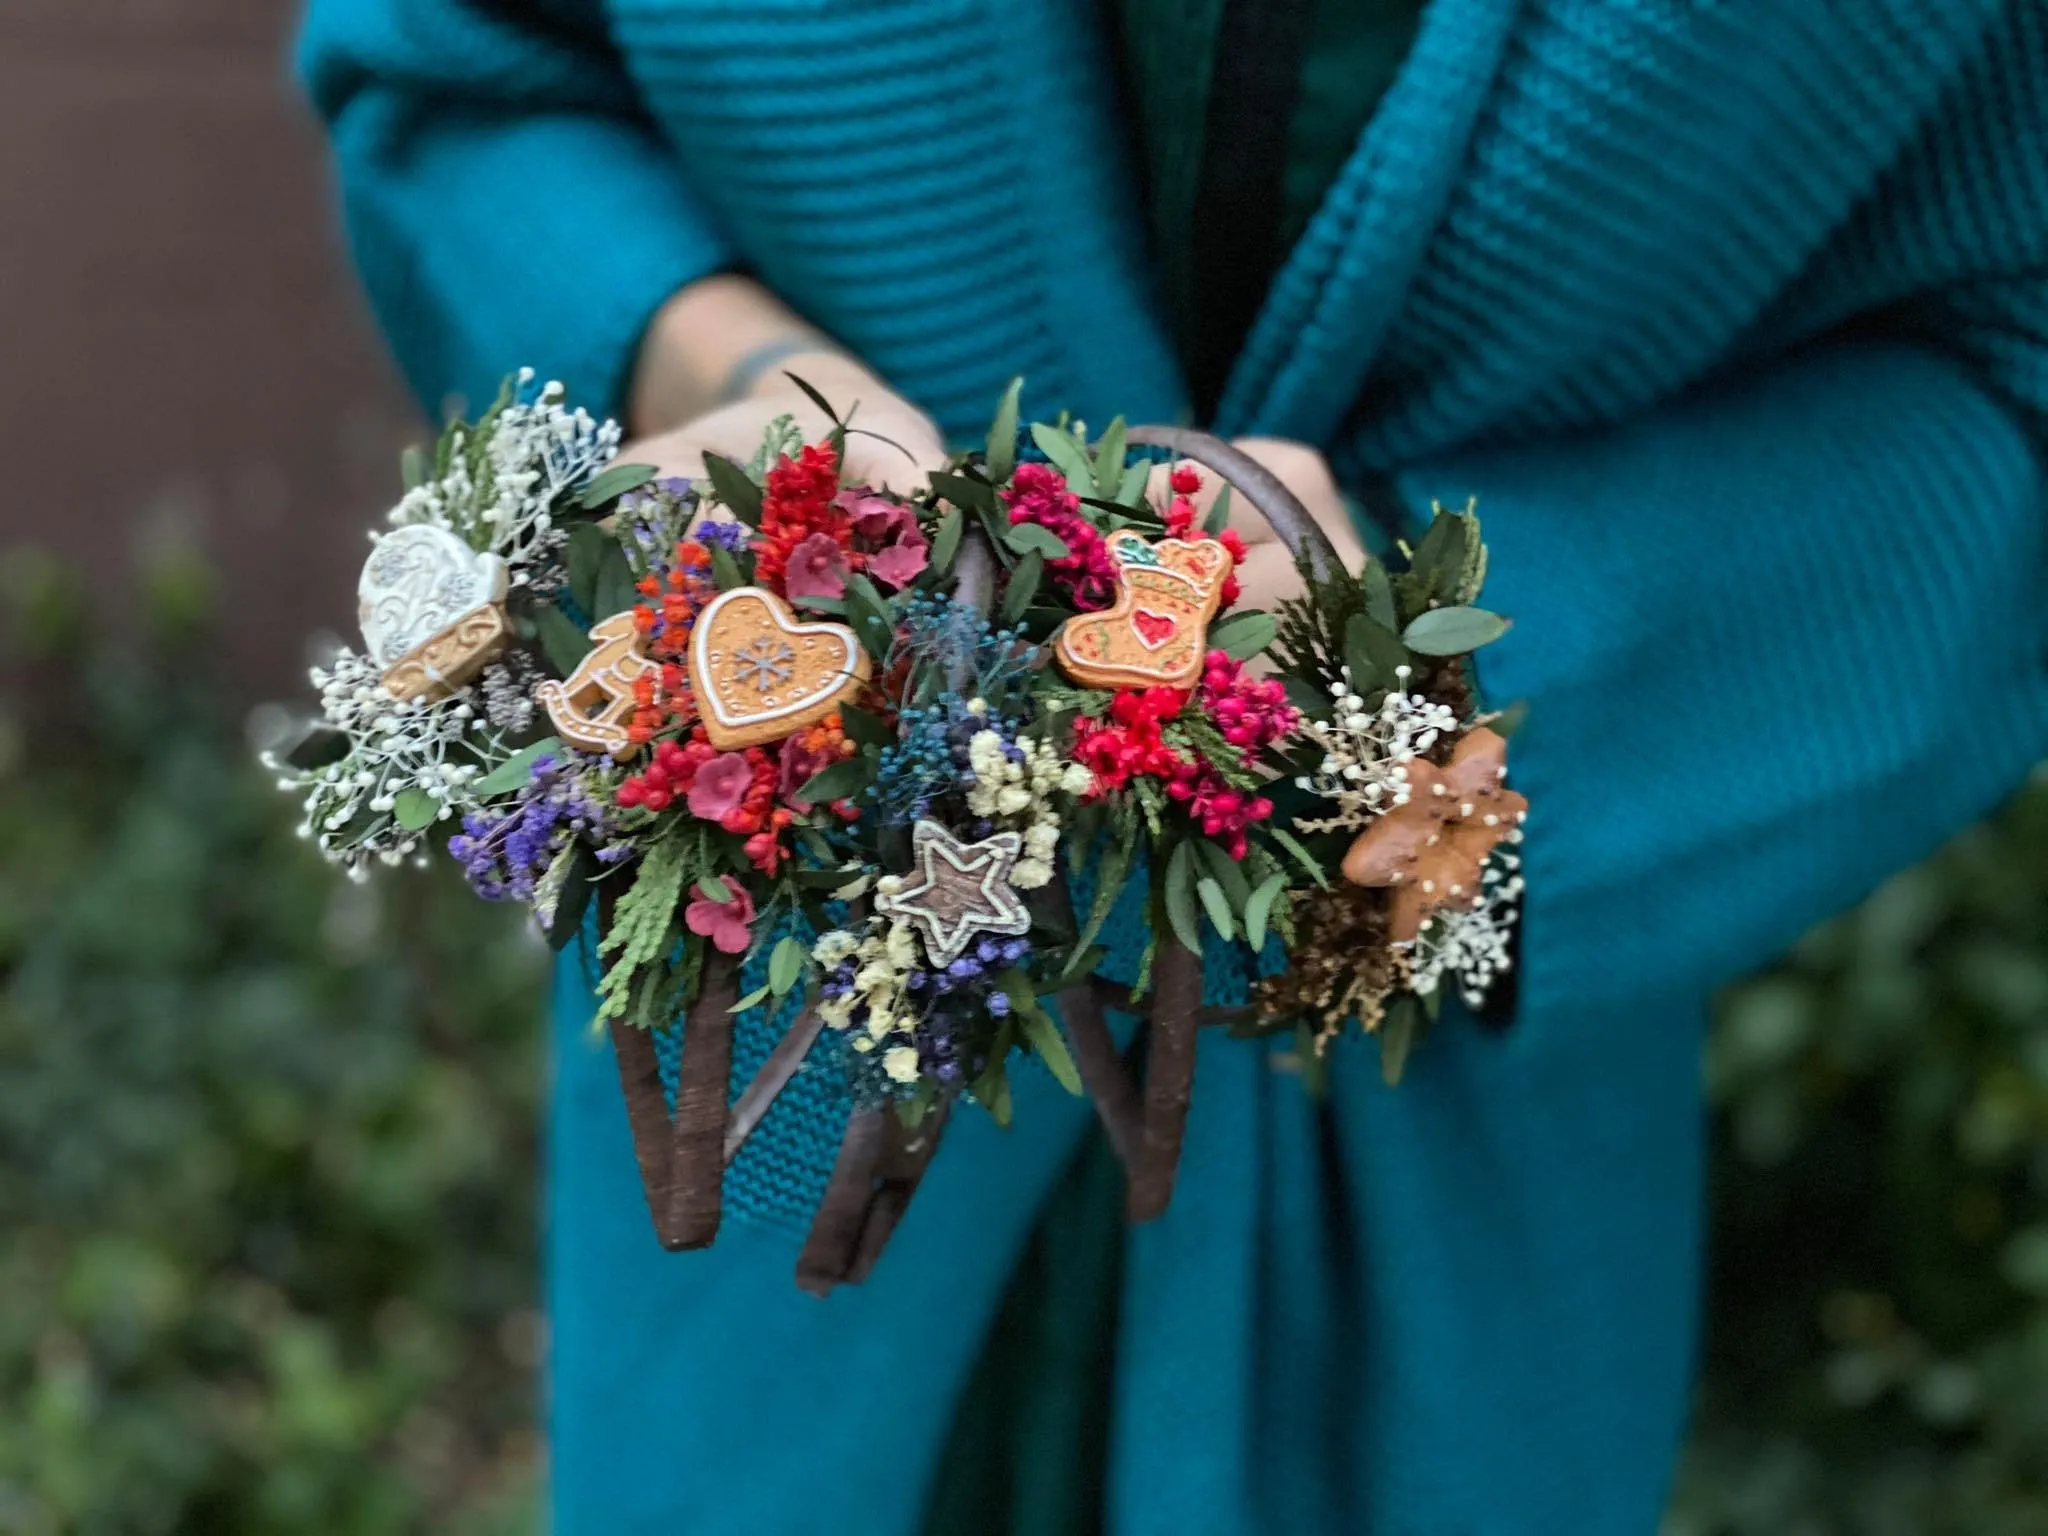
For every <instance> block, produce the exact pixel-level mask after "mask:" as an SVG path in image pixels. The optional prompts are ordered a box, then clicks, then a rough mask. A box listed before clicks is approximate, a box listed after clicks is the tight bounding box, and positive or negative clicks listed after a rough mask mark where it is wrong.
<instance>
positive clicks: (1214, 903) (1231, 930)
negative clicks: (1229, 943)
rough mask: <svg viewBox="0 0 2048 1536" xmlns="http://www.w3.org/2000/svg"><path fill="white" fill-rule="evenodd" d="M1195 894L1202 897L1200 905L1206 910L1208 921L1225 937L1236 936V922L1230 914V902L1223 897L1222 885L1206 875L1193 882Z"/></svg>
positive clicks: (1232, 937)
mask: <svg viewBox="0 0 2048 1536" xmlns="http://www.w3.org/2000/svg"><path fill="white" fill-rule="evenodd" d="M1195 894H1196V895H1198V896H1200V897H1201V898H1202V905H1203V907H1205V908H1206V909H1207V910H1208V913H1209V921H1210V922H1212V923H1214V924H1215V925H1216V931H1217V932H1218V933H1220V934H1222V935H1223V937H1224V938H1226V939H1234V938H1236V937H1237V923H1236V922H1235V921H1234V920H1233V919H1232V917H1231V915H1230V903H1229V902H1228V901H1227V900H1225V899H1224V895H1223V887H1222V886H1220V885H1218V884H1217V883H1216V882H1215V880H1213V879H1211V878H1210V877H1209V876H1208V875H1204V876H1202V878H1201V879H1199V880H1197V881H1196V882H1195Z"/></svg>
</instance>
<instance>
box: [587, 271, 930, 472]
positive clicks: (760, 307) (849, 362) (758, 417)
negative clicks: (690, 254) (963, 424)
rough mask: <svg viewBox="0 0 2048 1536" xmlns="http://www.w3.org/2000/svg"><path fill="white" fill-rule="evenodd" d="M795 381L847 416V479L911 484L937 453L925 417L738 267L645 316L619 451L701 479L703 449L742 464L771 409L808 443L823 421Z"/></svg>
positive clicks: (822, 429)
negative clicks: (629, 435)
mask: <svg viewBox="0 0 2048 1536" xmlns="http://www.w3.org/2000/svg"><path fill="white" fill-rule="evenodd" d="M757 360H758V361H757ZM750 375H751V376H750ZM795 379H802V380H803V381H804V382H805V383H806V384H809V385H810V386H811V387H812V388H813V389H815V390H816V391H817V392H818V393H819V394H820V395H821V396H823V397H824V398H825V399H826V400H827V401H829V402H830V403H831V406H832V409H833V410H834V411H835V412H837V413H838V415H839V416H840V418H841V419H842V420H846V419H848V418H851V424H850V429H849V431H848V433H847V438H846V462H845V464H844V466H843V470H844V475H845V478H846V479H847V480H848V481H849V482H851V483H852V484H855V485H863V484H865V485H871V486H875V487H877V488H881V487H887V488H888V489H890V490H893V491H898V492H910V491H915V490H920V489H922V488H923V486H924V482H925V476H926V474H927V473H928V472H929V471H931V470H933V469H937V468H939V467H940V466H942V465H943V464H944V463H945V462H946V452H945V444H944V442H943V441H942V440H941V439H940V436H939V430H938V428H937V427H935V426H933V425H932V422H931V418H930V417H928V416H926V415H925V414H924V412H922V411H920V410H918V409H917V407H915V406H914V405H911V404H910V403H909V402H907V401H905V400H904V399H903V398H902V397H901V396H900V395H898V394H897V393H896V392H895V391H894V390H892V389H890V388H889V386H888V385H887V384H885V383H883V382H882V380H881V379H880V377H878V376H877V375H876V374H875V373H874V372H873V371H872V370H871V369H869V368H867V367H865V366H864V365H862V364H861V363H860V362H859V361H858V360H856V359H854V358H852V357H850V356H848V355H847V354H846V353H845V352H843V351H841V350H839V349H838V348H837V347H835V346H834V345H833V344H832V342H831V341H830V340H828V339H827V338H826V337H825V335H824V334H823V333H822V332H820V331H819V330H817V329H816V327H814V326H812V325H810V324H809V323H808V322H807V321H805V320H804V319H803V318H802V317H801V316H799V315H797V314H796V313H795V312H794V311H792V310H791V309H790V308H789V307H788V306H787V305H786V304H784V303H783V302H782V301H781V300H780V299H778V298H777V297H776V296H775V295H774V294H772V293H770V292H769V291H768V290H767V289H766V288H763V287H762V286H761V285H760V284H759V283H757V282H755V281H754V280H753V279H752V278H749V277H742V276H740V275H738V274H736V273H718V274H715V275H713V276H711V277H706V278H702V279H700V280H698V281H697V282H694V283H690V284H688V285H687V286H685V287H683V288H681V289H679V290H677V292H676V293H675V294H674V295H672V296H671V297H670V299H669V300H668V302H667V303H666V304H664V305H663V306H662V307H661V309H660V311H659V312H658V313H656V315H655V316H654V318H653V320H652V321H651V322H650V323H649V325H648V328H647V334H646V335H645V336H644V337H643V338H642V340H641V346H640V355H639V358H638V359H637V361H636V363H635V365H634V373H633V384H632V399H631V418H632V431H633V439H634V440H633V441H632V442H630V443H628V444H627V445H626V447H625V448H624V449H623V450H622V451H621V453H620V458H621V460H622V461H623V462H626V463H629V464H651V465H653V466H654V467H655V469H656V470H658V471H659V472H660V473H661V474H662V475H663V476H665V477H666V476H676V477H680V478H683V479H690V480H694V479H698V478H700V477H701V476H702V475H703V473H704V455H705V454H707V453H716V454H719V455H721V456H722V457H725V458H728V459H734V460H737V461H738V462H740V463H742V464H744V463H746V462H747V461H748V460H749V459H751V458H753V456H754V454H755V453H756V452H757V451H758V450H759V449H760V446H761V439H762V437H763V435H764V434H765V433H766V432H767V430H768V426H769V423H771V422H773V421H774V420H775V419H776V418H777V417H778V416H789V417H792V418H794V420H795V421H796V424H797V426H798V427H799V428H800V429H801V430H802V432H803V434H804V441H806V442H817V441H818V440H820V439H821V438H823V437H824V436H825V434H826V433H827V432H829V431H830V430H831V428H832V423H831V420H830V419H829V418H828V417H827V416H826V414H825V412H823V411H822V410H820V409H819V408H818V406H817V405H816V403H815V402H813V401H812V399H811V397H810V396H809V395H807V394H805V393H804V391H803V390H802V389H801V388H799V387H798V386H797V384H796V383H795V382H794V381H795Z"/></svg>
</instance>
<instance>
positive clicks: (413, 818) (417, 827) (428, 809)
mask: <svg viewBox="0 0 2048 1536" xmlns="http://www.w3.org/2000/svg"><path fill="white" fill-rule="evenodd" d="M440 814H441V802H440V801H438V800H436V799H435V798H434V797H433V796H432V795H430V794H428V793H427V792H426V791H425V790H424V789H421V788H420V787H419V786H418V785H417V784H412V785H408V786H407V787H406V788H404V789H401V790H400V791H399V792H398V800H397V804H395V805H393V806H392V807H391V819H392V820H393V821H395V822H397V823H398V824H399V825H400V826H401V827H403V828H405V830H406V831H408V832H424V831H425V830H426V829H427V828H428V827H430V826H432V825H433V824H434V818H435V817H436V816H439V815H440Z"/></svg>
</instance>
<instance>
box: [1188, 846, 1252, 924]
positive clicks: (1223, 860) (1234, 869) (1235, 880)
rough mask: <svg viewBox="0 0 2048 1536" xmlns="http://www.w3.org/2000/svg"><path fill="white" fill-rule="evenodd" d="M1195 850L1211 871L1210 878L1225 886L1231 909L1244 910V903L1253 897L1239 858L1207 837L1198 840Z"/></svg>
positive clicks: (1203, 863)
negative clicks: (1232, 855)
mask: <svg viewBox="0 0 2048 1536" xmlns="http://www.w3.org/2000/svg"><path fill="white" fill-rule="evenodd" d="M1195 852H1196V854H1197V855H1198V856H1199V857H1200V858H1201V861H1202V867H1203V868H1204V869H1206V870H1207V871H1208V872H1209V878H1210V879H1212V880H1214V881H1215V882H1216V883H1217V884H1218V885H1220V886H1221V887H1223V894H1224V896H1225V897H1226V898H1227V899H1228V900H1229V902H1230V910H1231V911H1233V912H1242V911H1243V910H1244V904H1245V903H1246V902H1248V901H1250V900H1251V898H1252V889H1251V887H1250V886H1249V885H1247V884H1246V883H1245V878H1244V870H1243V869H1242V868H1240V867H1239V865H1238V862H1237V860H1235V859H1233V858H1232V857H1231V856H1230V855H1229V854H1228V853H1226V852H1224V851H1223V849H1222V848H1221V847H1220V846H1218V845H1217V844H1216V843H1213V842H1211V841H1210V840H1209V839H1208V838H1206V837H1204V838H1200V839H1198V840H1196V842H1195Z"/></svg>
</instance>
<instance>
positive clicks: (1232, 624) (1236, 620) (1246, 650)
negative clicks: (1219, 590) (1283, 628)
mask: <svg viewBox="0 0 2048 1536" xmlns="http://www.w3.org/2000/svg"><path fill="white" fill-rule="evenodd" d="M1279 633H1280V621H1279V620H1278V619H1276V618H1274V617H1273V615H1272V614H1270V613H1261V612H1259V611H1257V610H1256V609H1252V610H1247V611H1246V612H1244V613H1233V614H1232V615H1231V616H1230V617H1229V618H1227V619H1225V620H1224V621H1223V622H1222V623H1221V624H1218V625H1217V626H1216V627H1215V628H1214V629H1212V630H1210V631H1209V644H1210V645H1212V646H1214V647H1216V648H1217V649H1218V650H1220V651H1222V652H1223V653H1224V654H1225V655H1227V656H1229V657H1231V658H1232V659H1234V660H1237V661H1250V660H1251V659H1252V657H1254V656H1256V655H1258V654H1259V652H1261V651H1263V650H1264V649H1265V648H1266V647H1267V646H1269V645H1271V644H1272V643H1273V641H1274V638H1275V637H1276V636H1277V635H1278V634H1279Z"/></svg>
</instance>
